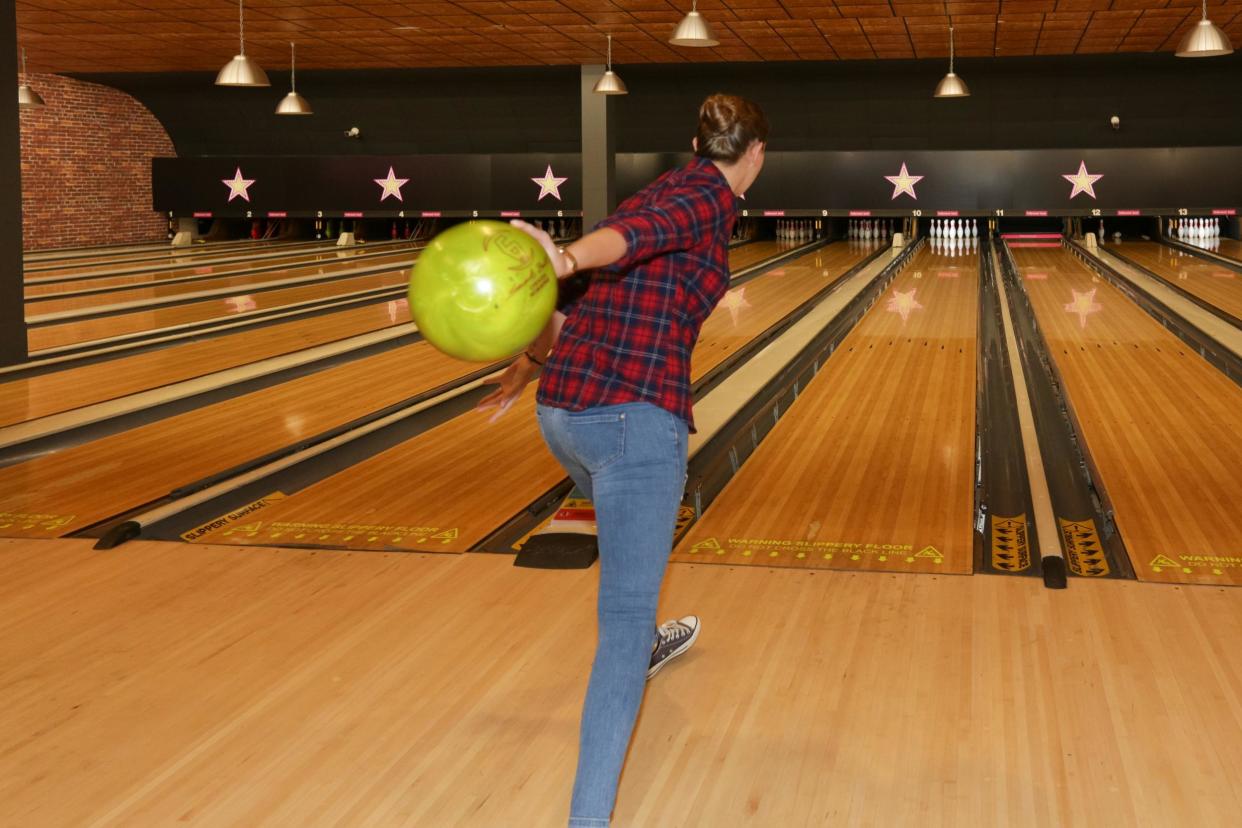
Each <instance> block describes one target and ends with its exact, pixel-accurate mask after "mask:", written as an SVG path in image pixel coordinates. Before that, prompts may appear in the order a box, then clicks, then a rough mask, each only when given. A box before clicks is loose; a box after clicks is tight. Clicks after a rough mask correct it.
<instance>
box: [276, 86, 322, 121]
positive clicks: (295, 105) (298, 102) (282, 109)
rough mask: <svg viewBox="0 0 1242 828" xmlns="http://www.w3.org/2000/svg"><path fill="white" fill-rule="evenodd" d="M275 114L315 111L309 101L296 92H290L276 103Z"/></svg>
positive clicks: (299, 113) (301, 113) (308, 113)
mask: <svg viewBox="0 0 1242 828" xmlns="http://www.w3.org/2000/svg"><path fill="white" fill-rule="evenodd" d="M276 114H277V115H314V114H315V111H314V110H313V109H311V105H310V102H309V101H307V100H306V98H303V97H302V96H301V95H299V94H298V93H297V92H290V93H289V94H288V95H285V96H284V97H283V98H281V99H280V103H278V104H276Z"/></svg>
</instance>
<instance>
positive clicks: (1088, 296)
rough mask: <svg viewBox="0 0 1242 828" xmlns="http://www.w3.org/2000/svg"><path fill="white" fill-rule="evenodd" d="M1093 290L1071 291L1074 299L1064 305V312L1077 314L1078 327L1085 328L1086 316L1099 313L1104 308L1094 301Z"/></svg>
mask: <svg viewBox="0 0 1242 828" xmlns="http://www.w3.org/2000/svg"><path fill="white" fill-rule="evenodd" d="M1095 290H1096V289H1095V288H1091V290H1088V291H1085V292H1081V293H1080V292H1079V291H1076V290H1074V291H1072V292H1073V294H1074V301H1073V302H1068V303H1066V305H1065V312H1066V313H1073V314H1077V315H1078V324H1079V327H1082V328H1086V327H1087V317H1088V316H1090V315H1091V314H1093V313H1099V312H1100V311H1102V310H1104V306H1103V305H1101V304H1099V303H1097V302H1096V301H1095Z"/></svg>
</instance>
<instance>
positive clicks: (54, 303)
mask: <svg viewBox="0 0 1242 828" xmlns="http://www.w3.org/2000/svg"><path fill="white" fill-rule="evenodd" d="M419 249H421V245H419V246H418V247H415V246H413V245H409V246H407V247H405V248H404V249H398V250H394V251H393V252H391V253H384V254H382V255H376V254H374V253H373V254H371V255H366V256H362V255H358V254H357V253H337V254H323V255H321V256H318V257H317V258H316V261H315V262H314V263H312V264H304V263H303V264H296V265H290V266H288V267H281V268H279V269H277V270H264V271H263V272H260V273H250V272H245V271H242V272H241V273H239V274H237V275H234V276H224V277H211V278H207V277H203V278H195V279H193V280H191V281H182V282H176V283H174V284H160V283H159V282H158V281H157V282H155V283H153V284H149V285H146V286H143V287H134V288H127V289H122V288H118V289H116V290H109V291H107V292H106V293H91V294H88V295H85V296H72V297H67V298H64V299H57V298H54V296H55V294H56V293H57V292H67V291H64V290H59V289H61V288H64V285H45V286H44V287H46V288H49V289H51V288H56V289H58V290H56V291H53V290H48V291H45V292H41V293H39V294H38V301H31V299H32V296H31V290H32V289H31V288H27V291H26V294H27V295H26V299H27V302H26V312H27V313H28V314H31V315H38V314H45V313H61V312H63V311H72V310H83V309H86V308H97V307H105V306H108V305H113V304H121V303H124V302H141V301H144V300H151V299H168V298H170V297H176V296H186V295H193V294H196V293H199V292H202V291H209V290H223V289H227V288H248V287H254V288H257V287H259V286H261V285H264V284H268V283H270V282H280V281H283V280H286V279H305V278H313V277H316V276H323V277H325V278H330V277H331V275H332V274H333V273H338V272H341V271H347V270H356V269H358V268H371V267H384V266H389V267H409V266H410V265H412V264H413V263H414V260H415V259H416V258H417V257H418V250H419ZM205 269H207V268H205ZM161 278H163V277H161ZM83 286H84V285H82V284H81V283H75V284H74V286H73V289H80V288H81V287H83ZM85 287H88V288H94V287H95V283H94V282H91V283H87V284H86V285H85Z"/></svg>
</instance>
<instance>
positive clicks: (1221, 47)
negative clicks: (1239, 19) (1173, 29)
mask: <svg viewBox="0 0 1242 828" xmlns="http://www.w3.org/2000/svg"><path fill="white" fill-rule="evenodd" d="M1232 52H1233V44H1232V43H1230V42H1229V35H1227V34H1225V33H1224V31H1222V30H1221V28H1220V27H1219V26H1217V25H1215V24H1214V23H1213V22H1212V21H1211V20H1208V16H1207V0H1203V19H1202V20H1200V21H1199V22H1198V23H1196V24H1195V26H1194V28H1193V29H1191V30H1190V31H1188V32H1186V36H1185V37H1183V38H1182V42H1181V43H1179V44H1177V52H1176V54H1177V56H1178V57H1220V56H1221V55H1227V54H1230V53H1232Z"/></svg>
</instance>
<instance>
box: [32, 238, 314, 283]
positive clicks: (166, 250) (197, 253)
mask: <svg viewBox="0 0 1242 828" xmlns="http://www.w3.org/2000/svg"><path fill="white" fill-rule="evenodd" d="M333 246H335V242H333V241H331V240H320V241H314V240H301V241H275V240H267V241H262V240H257V241H251V240H249V239H247V240H245V241H237V242H212V243H210V244H196V245H194V246H192V247H173V246H172V245H170V244H168V243H167V242H165V243H164V244H161V245H157V246H155V247H154V248H151V249H131V248H118V249H116V250H111V251H110V250H107V249H100V250H98V251H97V252H96V253H83V254H81V255H76V256H69V257H51V258H45V259H34V258H31V257H29V256H27V257H25V259H24V260H23V261H24V262H25V264H26V273H27V275H38V274H39V273H40V272H45V271H42V268H44V267H48V268H53V267H59V266H64V267H66V268H77V267H83V268H89V267H99V266H110V265H114V264H121V263H130V262H135V263H136V262H151V263H158V262H171V261H175V260H178V259H186V260H193V259H203V258H214V257H216V256H223V255H225V254H232V253H243V254H244V253H246V252H249V251H253V252H255V253H270V252H272V251H283V250H289V251H295V250H299V249H301V250H309V249H313V248H315V247H320V248H331V247H333Z"/></svg>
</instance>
